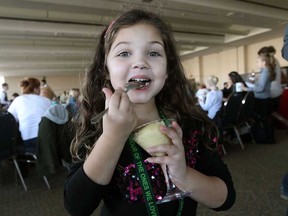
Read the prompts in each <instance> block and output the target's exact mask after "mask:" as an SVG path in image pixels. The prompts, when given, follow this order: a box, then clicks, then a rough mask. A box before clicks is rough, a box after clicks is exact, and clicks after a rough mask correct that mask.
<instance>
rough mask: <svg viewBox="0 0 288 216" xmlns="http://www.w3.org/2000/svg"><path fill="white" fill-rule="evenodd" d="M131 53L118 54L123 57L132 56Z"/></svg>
mask: <svg viewBox="0 0 288 216" xmlns="http://www.w3.org/2000/svg"><path fill="white" fill-rule="evenodd" d="M130 55H131V54H130V53H129V52H126V51H125V52H121V53H120V54H119V55H118V56H121V57H128V56H130Z"/></svg>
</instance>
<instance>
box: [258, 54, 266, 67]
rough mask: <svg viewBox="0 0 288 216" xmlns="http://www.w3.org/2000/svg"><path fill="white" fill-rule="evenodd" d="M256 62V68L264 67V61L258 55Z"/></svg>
mask: <svg viewBox="0 0 288 216" xmlns="http://www.w3.org/2000/svg"><path fill="white" fill-rule="evenodd" d="M256 64H257V67H258V68H260V69H261V68H264V67H265V66H266V64H265V61H263V60H262V59H261V58H260V57H257V59H256Z"/></svg>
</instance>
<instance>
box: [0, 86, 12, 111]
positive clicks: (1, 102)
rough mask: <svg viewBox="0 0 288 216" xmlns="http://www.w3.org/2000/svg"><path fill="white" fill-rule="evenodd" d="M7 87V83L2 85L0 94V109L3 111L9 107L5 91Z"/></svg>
mask: <svg viewBox="0 0 288 216" xmlns="http://www.w3.org/2000/svg"><path fill="white" fill-rule="evenodd" d="M8 89H9V85H8V84H7V83H3V84H2V91H1V92H0V109H1V108H4V109H5V110H6V109H7V107H8V106H9V104H10V102H9V101H8V96H7V91H8Z"/></svg>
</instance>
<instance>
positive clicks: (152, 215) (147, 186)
mask: <svg viewBox="0 0 288 216" xmlns="http://www.w3.org/2000/svg"><path fill="white" fill-rule="evenodd" d="M128 142H129V148H130V151H131V152H132V157H133V160H134V163H135V165H136V170H137V174H138V177H139V182H140V185H141V188H142V191H143V198H144V200H145V205H146V209H147V212H148V215H149V216H159V215H160V214H159V211H158V207H157V205H156V202H155V196H154V193H153V190H152V186H151V181H150V178H149V175H148V173H147V170H146V167H145V164H144V161H143V159H142V155H141V152H140V150H139V146H138V145H137V144H136V143H135V142H134V140H133V139H132V138H131V137H129V139H128Z"/></svg>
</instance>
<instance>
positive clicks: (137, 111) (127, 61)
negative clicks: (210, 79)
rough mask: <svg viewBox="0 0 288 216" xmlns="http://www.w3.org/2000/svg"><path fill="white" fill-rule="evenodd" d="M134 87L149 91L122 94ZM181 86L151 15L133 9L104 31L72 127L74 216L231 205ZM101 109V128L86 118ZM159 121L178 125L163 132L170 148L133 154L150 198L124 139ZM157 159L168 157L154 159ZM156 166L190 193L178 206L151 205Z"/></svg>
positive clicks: (161, 184) (206, 128)
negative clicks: (139, 84)
mask: <svg viewBox="0 0 288 216" xmlns="http://www.w3.org/2000/svg"><path fill="white" fill-rule="evenodd" d="M134 80H140V81H142V82H145V83H146V86H145V87H144V88H142V89H136V90H130V91H129V92H128V93H125V91H123V89H122V88H123V86H124V85H125V83H127V82H129V81H134ZM186 85H187V80H186V78H185V75H184V72H183V69H182V66H181V62H180V58H179V56H178V54H177V52H176V49H175V46H174V41H173V39H172V33H171V30H170V29H169V28H168V27H167V25H166V24H165V23H164V22H163V21H162V20H160V19H159V18H158V17H157V16H156V15H154V14H152V13H149V12H145V11H142V10H131V11H128V12H126V13H124V14H123V15H122V16H120V17H118V18H117V19H116V20H115V21H114V22H112V23H111V24H110V25H109V27H107V28H106V29H105V30H104V32H103V33H102V35H101V37H100V39H99V44H98V47H97V51H96V55H95V59H94V63H93V65H92V67H91V69H90V71H89V72H88V73H87V76H86V82H85V85H84V89H83V100H82V102H81V106H80V110H79V116H78V119H76V120H75V121H76V122H75V123H76V128H75V131H76V136H75V138H74V141H73V143H72V147H71V150H72V154H73V157H74V159H75V161H76V162H75V164H74V165H73V166H72V167H71V169H70V172H69V174H68V177H67V180H66V183H65V193H64V199H65V207H66V209H67V210H68V212H69V213H70V214H71V215H90V214H92V213H93V211H94V210H95V209H96V208H97V207H98V206H99V203H100V201H101V200H103V201H104V206H103V208H102V213H101V215H105V216H110V215H111V216H112V215H140V216H141V215H143V216H144V215H166V216H169V215H173V216H175V215H189V216H191V215H196V208H197V202H199V203H201V204H203V205H205V206H207V207H209V208H212V209H215V210H217V211H220V210H225V209H228V208H230V207H231V206H232V205H233V203H234V200H235V190H234V187H233V182H232V179H231V176H230V173H229V171H228V169H227V167H226V165H225V164H224V163H223V161H222V160H221V159H220V157H219V155H218V153H217V152H216V151H212V150H211V149H212V148H211V147H212V145H213V144H214V143H212V142H211V140H212V139H213V138H215V136H214V135H213V134H214V132H213V131H214V130H213V126H212V125H211V124H209V123H208V119H207V117H206V116H204V115H203V114H202V113H201V112H200V111H198V110H197V108H196V106H195V105H194V104H191V101H190V100H191V96H188V93H187V91H186ZM101 91H103V92H104V94H105V97H103V96H102V94H101ZM105 107H106V108H107V107H109V110H108V112H107V113H106V114H105V115H104V117H103V121H102V122H99V123H98V124H96V125H92V124H91V118H92V117H94V116H95V115H97V114H98V113H100V112H101V111H102V110H103V109H104V108H105ZM161 118H174V119H175V120H176V121H173V122H172V127H165V126H162V127H161V131H162V133H164V134H166V135H167V136H168V137H170V138H171V139H172V141H173V143H172V144H171V145H162V146H158V147H153V148H150V149H148V150H147V151H148V152H149V154H148V153H147V152H145V151H144V150H143V149H141V148H140V147H139V154H138V155H140V156H141V157H142V158H143V159H144V162H143V161H142V162H143V163H145V166H143V167H141V170H144V169H145V171H147V173H148V175H149V179H147V182H144V183H145V184H144V186H145V187H144V189H145V191H146V187H147V188H152V190H153V193H154V194H153V196H147V194H146V193H144V194H143V188H141V186H140V178H139V176H138V175H137V172H139V169H137V165H138V164H136V163H134V160H133V158H134V157H133V154H132V152H133V151H132V150H131V148H130V147H131V145H130V142H128V141H127V140H128V139H129V136H130V134H131V132H132V131H133V130H134V129H135V127H137V126H139V125H142V124H144V123H147V122H149V121H152V120H157V119H161ZM155 152H161V153H165V156H159V157H158V156H157V157H151V154H154V153H155ZM160 164H162V165H168V167H169V171H170V172H169V173H170V176H171V178H172V181H173V182H174V183H175V185H177V187H178V188H180V189H181V190H183V191H186V192H190V196H189V197H186V198H185V199H184V201H183V202H180V204H179V201H178V200H175V201H171V202H167V203H164V204H158V205H154V204H155V201H158V200H161V199H162V198H163V196H165V193H166V183H165V178H164V175H163V172H162V169H161V166H160ZM143 168H144V169H143ZM141 177H142V175H141ZM141 182H142V185H143V181H142V180H141ZM149 185H150V186H149ZM148 195H149V194H148ZM150 195H151V194H150ZM154 198H155V200H153V199H154ZM144 200H146V201H144ZM150 204H151V205H150ZM151 206H153V208H152V207H151ZM177 212H178V213H177Z"/></svg>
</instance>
